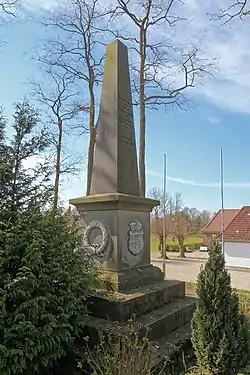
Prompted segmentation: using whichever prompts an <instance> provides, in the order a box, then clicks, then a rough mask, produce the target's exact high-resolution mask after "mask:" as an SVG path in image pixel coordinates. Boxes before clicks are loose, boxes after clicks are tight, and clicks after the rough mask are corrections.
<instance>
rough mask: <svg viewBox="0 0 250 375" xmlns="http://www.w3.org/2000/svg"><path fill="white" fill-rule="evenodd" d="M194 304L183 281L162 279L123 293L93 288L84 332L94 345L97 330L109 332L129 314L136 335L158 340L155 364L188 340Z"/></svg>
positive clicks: (174, 352)
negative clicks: (186, 291) (95, 290)
mask: <svg viewBox="0 0 250 375" xmlns="http://www.w3.org/2000/svg"><path fill="white" fill-rule="evenodd" d="M151 271H153V270H151ZM151 271H150V272H151ZM195 308H196V299H194V298H191V297H187V296H185V282H184V281H178V280H164V281H161V282H156V283H152V284H151V285H147V286H143V287H141V288H137V289H134V290H133V291H128V292H123V293H115V292H107V291H106V292H105V291H97V292H96V293H94V294H93V295H92V296H91V298H90V305H89V309H90V313H91V316H89V318H88V320H87V322H86V334H87V336H88V337H91V340H92V342H91V343H92V345H95V342H97V341H98V335H99V333H100V332H101V331H103V330H104V331H106V330H108V332H111V331H112V327H114V322H119V324H120V326H121V327H122V326H123V325H126V324H127V323H126V322H127V321H128V320H129V319H130V318H132V317H133V320H134V322H135V323H136V324H137V326H138V333H139V337H141V338H143V337H145V336H147V338H148V339H149V340H150V341H154V342H157V343H158V344H159V345H158V351H157V356H156V358H155V364H157V363H159V362H162V361H164V360H165V358H166V355H167V356H168V357H169V358H171V357H172V356H174V355H176V353H178V351H180V350H183V348H184V347H185V345H186V344H188V342H189V340H190V334H191V327H190V321H191V318H192V315H193V312H194V310H195Z"/></svg>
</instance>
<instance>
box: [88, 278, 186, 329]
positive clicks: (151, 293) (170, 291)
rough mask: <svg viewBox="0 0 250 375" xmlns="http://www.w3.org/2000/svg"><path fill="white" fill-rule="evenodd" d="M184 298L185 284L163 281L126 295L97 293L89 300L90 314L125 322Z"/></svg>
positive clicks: (182, 282)
mask: <svg viewBox="0 0 250 375" xmlns="http://www.w3.org/2000/svg"><path fill="white" fill-rule="evenodd" d="M184 296H185V282H184V281H176V280H165V281H163V282H160V283H158V284H153V285H150V286H143V287H141V288H138V289H135V290H133V292H131V291H130V292H127V293H125V292H124V293H108V292H102V291H99V292H97V293H96V294H94V295H93V296H91V298H90V302H91V304H90V312H91V314H92V315H93V316H94V317H96V318H103V319H108V320H112V321H119V322H125V321H126V320H128V319H130V318H131V317H132V316H133V315H135V316H137V317H139V316H141V315H142V314H145V313H147V312H149V311H152V310H154V309H156V308H158V307H161V306H163V305H165V304H167V303H170V302H173V301H174V300H176V299H177V298H182V297H184Z"/></svg>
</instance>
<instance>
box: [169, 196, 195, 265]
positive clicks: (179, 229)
mask: <svg viewBox="0 0 250 375" xmlns="http://www.w3.org/2000/svg"><path fill="white" fill-rule="evenodd" d="M190 232H191V222H190V217H189V215H188V212H187V210H185V209H184V207H183V198H182V194H181V193H176V194H174V196H173V215H172V220H171V233H172V235H173V237H174V238H176V239H177V241H178V244H179V250H180V258H184V257H185V248H184V241H185V238H186V236H187V235H188V234H190Z"/></svg>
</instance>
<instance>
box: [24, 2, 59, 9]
mask: <svg viewBox="0 0 250 375" xmlns="http://www.w3.org/2000/svg"><path fill="white" fill-rule="evenodd" d="M23 5H24V6H25V7H26V8H27V9H28V10H31V11H32V10H33V11H34V10H36V9H41V10H43V9H44V10H49V9H52V8H55V7H56V6H58V5H59V0H23Z"/></svg>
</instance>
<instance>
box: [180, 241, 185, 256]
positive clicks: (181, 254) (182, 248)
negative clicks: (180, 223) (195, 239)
mask: <svg viewBox="0 0 250 375" xmlns="http://www.w3.org/2000/svg"><path fill="white" fill-rule="evenodd" d="M179 251H180V258H185V247H184V246H183V244H182V245H181V244H179Z"/></svg>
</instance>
